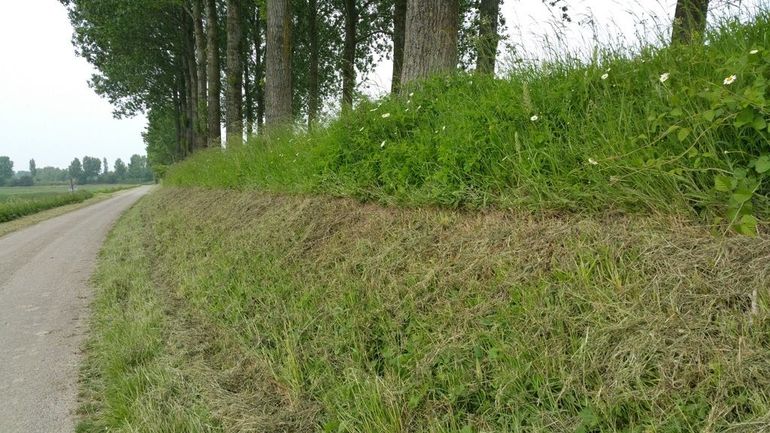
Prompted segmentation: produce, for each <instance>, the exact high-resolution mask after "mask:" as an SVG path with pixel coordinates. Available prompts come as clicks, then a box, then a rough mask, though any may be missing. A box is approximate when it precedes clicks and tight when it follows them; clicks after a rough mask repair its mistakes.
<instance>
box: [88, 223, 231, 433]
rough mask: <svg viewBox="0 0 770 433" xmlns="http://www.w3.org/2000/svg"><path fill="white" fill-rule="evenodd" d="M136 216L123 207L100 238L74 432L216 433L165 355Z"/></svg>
mask: <svg viewBox="0 0 770 433" xmlns="http://www.w3.org/2000/svg"><path fill="white" fill-rule="evenodd" d="M144 227H145V226H144V223H143V221H142V214H141V213H140V212H139V211H138V210H136V209H133V210H130V211H129V212H128V213H127V214H126V215H125V216H124V217H122V219H121V220H120V222H119V223H118V224H117V225H116V227H115V229H114V230H113V231H112V232H111V234H110V236H109V238H108V239H107V241H106V243H105V245H104V247H103V250H102V252H101V254H100V259H99V266H98V269H97V272H96V275H95V276H94V282H95V283H96V284H97V285H98V286H99V288H100V289H99V291H98V293H97V295H96V299H95V301H94V302H93V303H92V317H91V322H90V327H91V334H90V337H89V339H88V342H87V345H86V352H87V354H88V356H87V358H86V360H85V363H84V365H83V367H82V369H81V383H82V385H83V386H82V387H81V396H80V399H81V401H82V402H83V404H82V405H81V408H80V410H79V415H80V417H81V420H80V422H79V424H78V426H77V430H76V431H77V432H79V433H84V432H105V431H109V432H179V433H182V432H219V431H222V430H221V428H220V427H219V425H218V423H216V422H215V421H213V420H212V419H211V416H210V415H209V414H208V413H207V410H206V408H205V406H203V405H202V404H201V403H200V402H199V398H198V396H199V393H200V391H199V390H197V389H195V388H194V386H192V385H191V384H190V383H188V381H187V380H186V378H185V374H186V373H185V371H184V367H186V366H185V365H183V364H181V362H180V360H179V359H178V358H174V357H172V355H173V354H172V353H171V352H170V351H168V350H166V347H167V345H168V344H173V342H169V333H170V331H169V326H168V324H167V321H166V319H165V317H164V309H165V308H168V307H166V306H164V304H163V302H162V301H163V300H162V299H160V298H159V296H158V293H157V292H156V291H155V289H154V284H153V282H152V279H151V274H150V272H149V270H150V261H149V256H148V255H146V253H147V249H148V245H146V244H145V242H147V241H148V239H147V238H146V236H144V235H143V230H144Z"/></svg>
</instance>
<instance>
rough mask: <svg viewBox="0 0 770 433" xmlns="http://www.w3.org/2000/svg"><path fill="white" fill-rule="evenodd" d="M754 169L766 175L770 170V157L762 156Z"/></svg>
mask: <svg viewBox="0 0 770 433" xmlns="http://www.w3.org/2000/svg"><path fill="white" fill-rule="evenodd" d="M754 169H755V170H757V173H764V172H766V171H768V170H770V156H768V155H762V156H760V157H759V159H757V162H756V165H755V166H754Z"/></svg>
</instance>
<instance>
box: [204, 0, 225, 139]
mask: <svg viewBox="0 0 770 433" xmlns="http://www.w3.org/2000/svg"><path fill="white" fill-rule="evenodd" d="M205 1H206V38H207V39H206V55H207V57H206V77H207V78H208V133H209V141H210V145H211V146H220V145H221V142H222V107H221V103H220V99H219V98H220V93H221V80H222V76H221V71H220V69H219V19H218V14H217V2H216V0H205Z"/></svg>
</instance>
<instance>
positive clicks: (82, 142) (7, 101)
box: [0, 0, 765, 170]
mask: <svg viewBox="0 0 770 433" xmlns="http://www.w3.org/2000/svg"><path fill="white" fill-rule="evenodd" d="M763 1H765V0H748V1H744V2H743V6H742V7H744V8H752V7H755V5H756V4H757V3H762V2H763ZM674 3H675V1H674V0H660V1H655V0H649V1H648V0H639V1H619V0H568V4H569V6H570V15H572V17H573V22H572V23H571V24H567V25H566V28H565V29H564V34H565V35H567V38H566V42H565V43H566V45H567V46H569V47H570V48H571V49H573V50H580V49H585V47H586V46H587V44H590V43H591V42H590V41H591V40H592V31H591V29H590V20H589V19H588V17H593V24H594V28H595V29H597V31H598V33H599V37H600V39H601V40H602V41H605V42H606V41H607V40H611V39H614V38H616V37H617V35H618V34H623V36H624V37H625V38H626V39H630V40H635V39H636V37H635V35H636V34H644V35H645V37H646V38H648V39H649V40H654V38H655V33H656V31H655V29H656V28H657V27H656V26H663V27H667V26H669V25H670V22H671V17H672V16H673V8H674ZM502 10H503V13H504V15H505V17H506V21H507V28H508V35H509V40H508V42H510V43H513V44H516V45H520V46H526V47H528V48H527V51H529V54H528V55H527V56H525V57H537V56H541V55H543V50H542V49H540V47H541V46H542V42H543V38H542V35H543V34H549V35H551V36H550V39H549V40H551V41H554V40H555V39H554V37H553V35H554V34H555V32H554V31H553V27H552V26H551V25H550V24H548V23H549V22H551V23H553V22H554V20H553V17H552V15H551V12H550V11H549V9H548V7H547V6H545V5H544V4H543V3H542V2H541V1H540V0H505V1H504V4H503V6H502ZM731 14H732V15H734V14H735V13H734V11H732V13H731ZM4 17H6V20H4V23H3V25H2V26H0V41H3V44H2V47H1V48H2V51H3V58H4V59H5V60H6V61H4V62H3V63H4V64H3V66H2V67H0V155H8V156H10V157H11V159H12V160H13V161H14V163H15V166H14V169H16V170H26V169H27V163H28V161H29V160H30V159H31V158H34V159H35V161H36V162H37V166H38V167H43V166H47V165H53V166H58V167H66V166H67V165H68V164H69V162H70V161H71V160H72V158H74V157H82V156H83V155H90V156H94V157H98V158H103V157H106V158H107V159H108V160H109V161H110V162H111V163H112V162H113V161H114V160H115V159H116V158H122V159H124V160H126V159H128V157H129V156H130V155H132V154H134V153H139V154H144V143H143V142H142V137H141V132H142V130H143V129H144V127H145V125H146V120H145V119H144V118H143V117H137V118H131V119H121V120H118V119H114V118H113V116H112V107H111V106H110V104H109V103H108V102H107V101H106V100H104V99H102V98H100V97H99V96H97V95H96V94H95V93H94V92H93V91H92V90H91V89H90V88H89V87H88V84H87V82H88V79H89V78H90V76H91V73H92V71H93V69H92V67H91V66H90V65H89V64H88V63H87V62H86V61H85V60H84V59H82V58H79V57H77V56H76V55H75V53H74V49H73V47H72V44H71V42H70V39H71V36H72V27H71V26H70V23H69V20H68V19H67V13H66V10H65V9H64V7H63V6H62V5H61V4H60V3H59V2H58V1H56V0H24V1H13V2H8V3H7V4H5V5H4ZM654 17H657V19H655V18H654ZM642 18H645V19H646V23H647V24H646V25H647V27H646V28H645V27H642V26H635V25H634V23H635V22H640V21H642ZM668 32H669V30H668V28H664V30H663V33H664V34H667V33H668ZM501 50H503V52H502V54H501V55H500V56H499V59H500V62H501V67H502V68H503V69H504V68H505V63H506V59H507V58H509V56H507V55H506V54H505V52H504V51H505V50H504V47H503V46H502V45H501ZM390 76H391V64H390V62H388V61H383V62H382V63H381V64H380V65H378V67H377V68H376V69H375V72H374V73H373V74H371V75H370V76H369V77H368V79H367V80H366V82H364V83H362V84H360V86H359V89H361V90H363V91H365V92H366V93H369V94H372V95H377V94H382V93H385V92H386V91H387V90H389V89H390Z"/></svg>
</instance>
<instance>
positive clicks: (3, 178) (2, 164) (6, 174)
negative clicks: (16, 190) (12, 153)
mask: <svg viewBox="0 0 770 433" xmlns="http://www.w3.org/2000/svg"><path fill="white" fill-rule="evenodd" d="M12 177H13V161H11V158H9V157H7V156H0V186H2V185H5V183H6V182H8V181H9V180H10V179H11V178H12Z"/></svg>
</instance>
